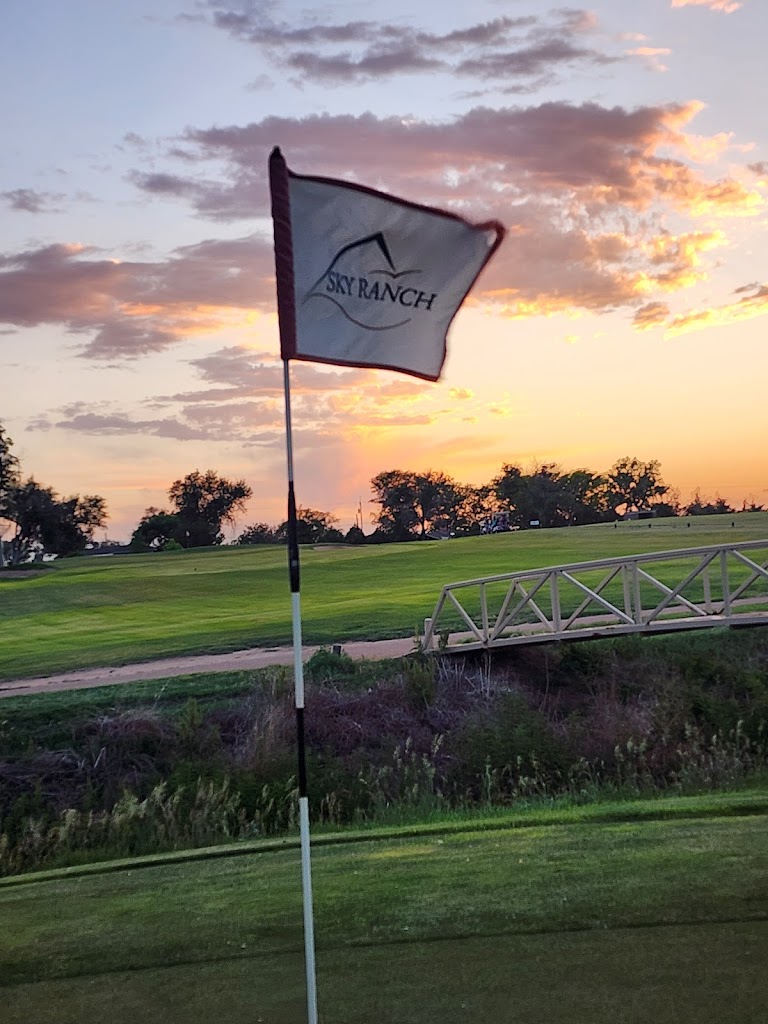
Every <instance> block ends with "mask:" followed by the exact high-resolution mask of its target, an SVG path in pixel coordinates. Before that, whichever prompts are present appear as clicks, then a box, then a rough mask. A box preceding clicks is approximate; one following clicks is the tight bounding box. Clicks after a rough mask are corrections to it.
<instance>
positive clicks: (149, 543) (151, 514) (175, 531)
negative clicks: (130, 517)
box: [130, 505, 181, 551]
mask: <svg viewBox="0 0 768 1024" xmlns="http://www.w3.org/2000/svg"><path fill="white" fill-rule="evenodd" d="M180 530H181V523H180V521H179V517H178V516H177V515H174V514H173V513H171V512H169V511H168V510H167V509H162V508H155V506H154V505H150V507H149V508H148V509H145V511H144V515H143V516H142V517H141V519H140V520H139V525H138V526H137V527H136V529H135V530H134V531H133V535H132V536H131V543H130V546H131V547H132V548H133V549H134V551H146V550H150V551H164V550H165V548H166V547H167V545H168V544H170V543H171V541H174V542H175V543H176V544H180V543H181V541H180V540H179V539H178V535H179V532H180Z"/></svg>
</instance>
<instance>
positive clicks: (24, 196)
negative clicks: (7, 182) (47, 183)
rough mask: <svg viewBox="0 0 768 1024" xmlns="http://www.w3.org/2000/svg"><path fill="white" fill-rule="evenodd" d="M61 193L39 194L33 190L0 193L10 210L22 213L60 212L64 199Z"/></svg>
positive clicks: (1, 198)
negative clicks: (60, 204) (59, 204)
mask: <svg viewBox="0 0 768 1024" xmlns="http://www.w3.org/2000/svg"><path fill="white" fill-rule="evenodd" d="M64 198H65V197H64V195H63V193H61V192H37V191H35V189H32V188H14V189H11V190H10V191H7V192H0V200H2V201H3V202H4V203H5V204H6V205H7V206H8V208H9V209H11V210H16V211H18V212H21V213H47V212H49V211H53V212H58V210H59V207H58V205H57V204H58V203H60V202H61V200H62V199H64Z"/></svg>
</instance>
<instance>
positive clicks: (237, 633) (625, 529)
mask: <svg viewBox="0 0 768 1024" xmlns="http://www.w3.org/2000/svg"><path fill="white" fill-rule="evenodd" d="M689 523H690V524H691V525H690V526H689V525H688V524H689ZM732 523H734V524H735V525H733V526H732V525H731V524H732ZM766 536H768V513H743V514H738V515H734V516H708V517H692V518H691V519H688V520H687V519H662V520H654V521H653V522H652V524H651V528H648V524H646V523H638V522H633V523H621V524H619V525H618V527H617V528H614V527H613V526H612V525H611V524H604V525H600V526H584V527H577V528H571V529H567V528H566V529H559V530H542V531H533V530H531V531H526V532H521V533H514V534H502V535H497V536H488V537H472V538H459V539H454V540H451V541H448V542H442V543H411V544H397V545H395V544H393V545H381V546H362V547H354V546H349V547H322V546H321V547H318V548H314V549H311V548H305V549H303V550H302V611H303V623H304V639H305V642H307V643H310V644H329V643H334V642H337V641H347V640H353V639H369V640H373V639H383V638H388V637H395V636H404V637H407V636H411V635H414V634H415V632H416V630H417V629H419V628H420V627H421V624H422V623H423V620H424V618H425V617H426V616H428V615H429V614H430V613H431V611H432V609H433V607H434V605H435V602H436V600H437V597H438V595H439V592H440V589H441V587H442V586H443V585H444V584H445V583H449V582H453V581H456V580H461V579H472V578H474V577H477V576H486V575H492V574H495V573H500V572H513V571H516V570H522V569H531V568H536V567H540V566H547V565H559V564H561V563H564V562H578V561H586V560H590V559H594V558H607V557H612V556H617V555H626V554H633V553H640V552H646V551H666V550H670V549H676V548H686V547H694V546H696V547H698V546H704V545H711V544H722V543H731V542H736V541H742V540H759V539H762V538H765V537H766ZM0 618H1V619H2V621H3V624H4V631H3V632H4V638H3V639H4V642H3V645H2V649H1V650H0V678H3V679H9V678H14V677H20V676H30V675H36V674H45V673H52V672H58V671H65V670H67V669H73V668H84V667H87V666H92V665H119V664H126V663H130V662H134V661H142V660H149V659H152V658H156V657H165V656H172V655H179V654H198V653H206V652H220V651H230V650H237V649H242V648H246V647H252V646H271V645H275V644H284V643H288V642H289V641H290V635H291V628H290V601H289V594H288V582H287V569H286V552H285V549H284V548H283V547H270V546H265V547H253V548H238V547H228V548H220V549H215V550H205V551H190V552H183V553H168V554H156V555H135V556H119V557H112V558H77V559H72V560H64V561H62V562H61V563H59V564H57V565H56V566H55V567H54V568H53V569H50V570H46V571H45V572H44V573H43V574H41V575H39V576H37V577H34V578H13V577H12V574H7V575H5V576H4V577H3V578H1V579H0Z"/></svg>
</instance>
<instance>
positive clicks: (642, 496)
mask: <svg viewBox="0 0 768 1024" xmlns="http://www.w3.org/2000/svg"><path fill="white" fill-rule="evenodd" d="M607 479H608V489H609V492H610V501H611V505H612V507H613V509H614V511H616V512H617V511H618V509H619V508H622V507H623V508H624V512H625V513H626V512H632V511H636V512H648V511H650V510H651V509H652V508H653V506H654V504H656V503H657V502H658V501H660V499H661V498H662V497H663V496H664V495H665V494H666V493H667V491H668V490H669V488H668V487H667V486H666V484H665V483H664V481H663V480H662V478H661V466H660V464H659V462H658V461H657V460H656V459H652V460H651V461H650V462H641V461H640V460H639V459H637V458H630V457H629V456H628V455H625V456H624V458H622V459H619V460H618V461H617V462H615V463H614V464H613V466H611V468H610V471H609V472H608V477H607Z"/></svg>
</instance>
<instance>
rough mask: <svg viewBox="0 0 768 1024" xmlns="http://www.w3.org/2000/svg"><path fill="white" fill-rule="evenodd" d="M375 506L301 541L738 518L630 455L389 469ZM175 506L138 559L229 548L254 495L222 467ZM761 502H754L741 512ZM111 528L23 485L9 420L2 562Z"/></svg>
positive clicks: (309, 525)
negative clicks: (568, 462) (474, 469)
mask: <svg viewBox="0 0 768 1024" xmlns="http://www.w3.org/2000/svg"><path fill="white" fill-rule="evenodd" d="M370 483H371V491H372V494H373V497H372V499H371V504H372V505H374V506H375V511H374V512H373V514H372V516H371V519H372V521H373V524H374V527H375V529H374V531H373V533H371V534H367V535H366V533H365V532H364V530H363V522H362V514H361V515H360V517H359V522H356V524H355V525H354V526H353V527H352V528H351V529H350V530H348V531H347V532H346V533H343V532H342V531H341V530H340V529H339V528H338V519H337V518H336V517H335V516H334V515H333V514H332V513H330V512H324V511H321V510H319V509H313V508H307V507H299V509H298V510H297V515H298V535H299V543H301V544H320V543H325V544H329V543H347V544H362V543H387V542H392V541H408V540H417V539H420V538H430V537H449V536H468V535H472V534H479V533H484V532H485V533H489V532H501V531H505V530H511V529H528V528H530V527H543V528H552V527H559V526H574V525H579V526H581V525H585V524H589V523H603V522H610V521H612V520H614V519H616V518H617V517H619V516H621V515H627V514H630V515H631V514H636V515H651V514H652V515H656V516H676V515H711V514H717V513H721V514H723V513H726V514H727V513H731V512H735V511H736V509H735V508H733V507H732V506H731V505H730V504H729V503H728V501H726V500H725V499H724V498H721V497H720V496H719V495H717V496H716V497H715V498H714V499H710V498H706V497H703V496H702V495H701V493H700V492H699V491H698V490H697V491H696V492H695V493H694V496H693V498H692V500H691V501H690V502H689V503H688V504H687V505H685V506H683V505H682V504H681V502H680V498H679V495H678V494H677V492H676V491H674V490H673V489H672V488H670V487H668V486H667V484H665V483H664V480H663V478H662V474H661V466H660V464H659V462H658V460H656V459H653V460H650V461H648V462H643V461H642V460H640V459H638V458H635V457H631V456H624V457H623V458H620V459H618V460H617V461H616V462H615V463H614V464H613V465H612V466H611V468H610V469H609V470H608V471H607V472H606V473H593V472H592V471H590V470H588V469H575V470H569V471H566V470H563V469H562V468H561V467H560V466H558V465H557V464H556V463H554V462H548V463H542V464H539V465H536V466H534V467H533V468H532V469H531V470H529V471H524V470H523V469H522V468H521V467H520V466H518V465H515V464H513V463H505V464H504V465H502V467H501V469H500V471H499V473H498V474H497V475H496V476H495V477H493V478H492V479H491V480H490V481H488V482H487V483H485V484H481V485H479V486H475V485H472V484H463V483H460V482H458V481H457V480H455V479H454V478H453V477H451V476H449V475H448V474H446V473H443V472H439V471H435V470H427V471H425V472H414V471H411V470H400V469H391V470H385V471H384V472H381V473H378V474H377V475H376V476H374V477H373V479H372V480H371V482H370ZM167 493H168V501H169V504H168V506H167V507H164V508H159V507H155V506H150V507H149V508H147V509H146V510H145V511H144V514H143V515H142V517H141V519H140V520H139V523H138V524H137V526H136V528H135V529H134V531H133V535H132V537H131V541H130V548H131V550H133V551H157V550H164V551H169V550H174V549H177V550H181V549H183V548H198V547H207V546H213V545H219V544H222V543H223V542H224V539H225V537H224V532H223V528H224V526H225V525H228V526H230V527H235V526H236V519H237V515H238V514H239V513H242V512H244V511H245V509H246V505H247V502H248V501H249V500H250V498H252V496H253V491H252V489H251V487H250V486H249V485H248V484H247V483H246V482H245V480H242V479H241V480H229V479H227V478H226V477H224V476H220V475H219V474H218V473H217V472H215V471H214V470H212V469H208V470H206V471H205V472H200V471H199V470H197V469H196V470H194V471H193V472H191V473H188V474H187V475H186V476H184V477H181V478H180V479H178V480H175V481H174V482H173V483H172V484H171V485H170V487H169V488H168V492H167ZM762 508H763V506H762V505H758V504H756V503H755V502H754V501H750V502H746V501H745V502H744V504H743V506H742V509H741V511H760V510H762ZM106 520H107V509H106V502H105V501H104V499H103V498H102V497H100V496H99V495H94V494H91V495H82V496H81V495H74V496H72V497H69V498H61V497H60V496H59V495H58V494H57V493H56V492H55V491H54V490H53V488H51V487H46V486H44V485H42V484H39V483H38V482H37V481H36V480H34V479H33V478H32V477H28V478H27V479H23V478H22V472H21V466H20V464H19V460H18V459H17V458H16V456H15V455H14V453H13V441H12V440H11V438H10V437H9V436H8V434H7V433H6V431H5V429H4V428H3V425H2V424H1V423H0V534H2V526H3V524H6V530H7V528H8V526H10V537H9V539H8V540H6V541H5V542H3V541H2V539H0V565H3V564H4V562H5V560H7V561H9V562H10V563H11V564H17V563H19V562H23V561H27V560H28V559H29V558H30V557H31V556H34V555H36V554H37V555H39V554H41V553H42V552H50V553H52V554H56V555H71V554H77V553H78V552H81V551H83V550H84V549H85V548H86V547H88V546H89V545H91V544H93V535H94V531H95V530H96V529H97V528H99V527H103V526H104V525H105V523H106ZM287 531H288V524H287V522H282V523H280V524H279V525H277V526H270V525H269V524H267V523H253V524H251V525H250V526H247V527H246V528H245V529H244V530H243V531H242V532H241V533H240V534H239V535H238V537H237V539H236V540H235V543H236V544H240V545H250V544H281V543H285V542H286V538H287Z"/></svg>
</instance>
